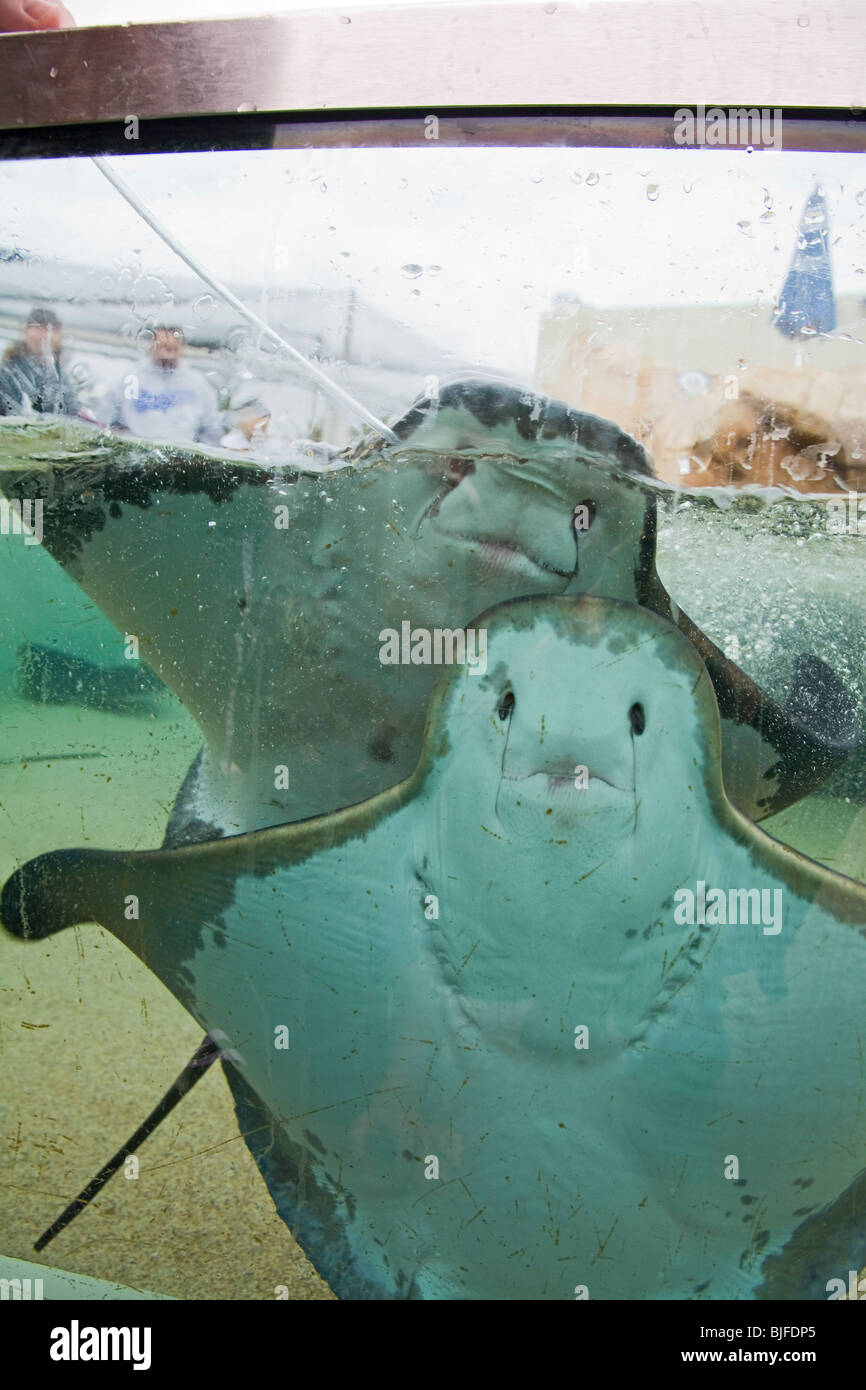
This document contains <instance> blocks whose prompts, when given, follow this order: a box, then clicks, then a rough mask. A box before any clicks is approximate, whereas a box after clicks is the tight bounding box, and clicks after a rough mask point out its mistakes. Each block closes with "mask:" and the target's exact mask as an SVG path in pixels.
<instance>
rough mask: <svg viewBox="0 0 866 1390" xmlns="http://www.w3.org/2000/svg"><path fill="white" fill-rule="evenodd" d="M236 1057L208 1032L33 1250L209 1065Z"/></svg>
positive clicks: (109, 1175) (62, 1224) (99, 1187)
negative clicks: (133, 1128)
mask: <svg viewBox="0 0 866 1390" xmlns="http://www.w3.org/2000/svg"><path fill="white" fill-rule="evenodd" d="M225 1056H230V1057H232V1056H234V1053H226V1052H225V1051H224V1049H223V1048H221V1047H220V1045H219V1042H218V1041H217V1040H216V1038H215V1037H212V1036H211V1034H210V1033H208V1034H206V1035H205V1038H204V1041H203V1042H202V1043H201V1044H200V1045H199V1046H198V1047H197V1048H196V1051H195V1052H194V1054H193V1056H192V1057H191V1058H190V1060H189V1061H188V1062H187V1064H186V1066H185V1067H184V1069H183V1071H182V1072H181V1073H180V1075H179V1076H178V1077H177V1078H176V1079H175V1080H174V1081H173V1082H172V1084H171V1085H170V1086H169V1088H168V1090H167V1091H166V1093H165V1095H164V1096H163V1097H162V1099H161V1100H160V1102H159V1104H158V1105H156V1106H155V1107H154V1109H153V1110H151V1112H150V1114H149V1115H148V1117H147V1119H146V1120H145V1121H144V1124H142V1125H139V1127H138V1129H137V1130H136V1131H135V1133H134V1134H132V1135H130V1137H129V1139H127V1141H126V1143H125V1144H124V1145H123V1146H122V1148H120V1149H118V1151H117V1153H116V1154H115V1155H114V1156H113V1157H112V1158H110V1159H109V1160H108V1162H107V1163H106V1164H105V1166H104V1167H102V1168H100V1170H99V1172H98V1173H97V1174H96V1176H95V1177H94V1178H91V1180H90V1182H89V1183H88V1184H87V1186H86V1187H84V1188H82V1190H81V1191H80V1192H79V1194H78V1196H77V1197H74V1198H73V1200H72V1201H71V1202H70V1203H69V1206H68V1207H66V1208H65V1210H64V1211H62V1212H61V1213H60V1215H59V1216H58V1218H57V1220H56V1221H54V1222H52V1224H51V1225H50V1226H49V1227H48V1230H47V1231H44V1232H43V1233H42V1235H41V1236H40V1237H39V1239H38V1240H37V1241H36V1242H35V1243H34V1245H33V1249H34V1250H36V1251H39V1250H44V1249H45V1247H46V1245H48V1243H49V1241H52V1240H53V1239H54V1237H55V1236H58V1235H59V1234H60V1232H61V1231H63V1230H65V1228H66V1227H67V1226H68V1225H69V1224H70V1222H72V1221H74V1220H75V1218H76V1216H78V1214H79V1212H82V1211H83V1210H84V1208H85V1207H86V1206H87V1205H88V1203H90V1202H92V1201H93V1199H94V1197H96V1196H97V1195H98V1194H99V1193H100V1192H101V1191H102V1189H103V1187H104V1186H105V1184H106V1183H107V1182H108V1180H109V1178H112V1177H113V1176H114V1174H115V1173H116V1172H117V1170H118V1168H122V1167H123V1166H124V1164H125V1163H126V1160H127V1159H128V1158H129V1157H130V1155H131V1154H134V1153H135V1151H136V1149H139V1148H141V1146H142V1144H143V1143H144V1141H145V1139H148V1138H149V1137H150V1135H151V1134H153V1132H154V1130H155V1129H157V1128H158V1126H159V1125H160V1124H162V1121H163V1120H164V1119H165V1117H166V1116H167V1115H169V1114H170V1113H171V1111H172V1110H173V1109H174V1107H175V1106H176V1105H178V1104H179V1103H180V1101H182V1100H183V1098H184V1096H185V1095H187V1094H188V1093H189V1092H190V1091H191V1090H192V1088H193V1086H194V1085H195V1083H196V1082H197V1081H199V1080H200V1079H201V1077H203V1076H204V1074H205V1072H206V1071H207V1069H208V1067H209V1066H211V1064H212V1063H213V1062H215V1061H216V1060H217V1058H219V1057H225Z"/></svg>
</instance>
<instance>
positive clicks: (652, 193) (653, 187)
mask: <svg viewBox="0 0 866 1390" xmlns="http://www.w3.org/2000/svg"><path fill="white" fill-rule="evenodd" d="M646 195H647V197H648V198H649V200H650V202H651V203H655V202H657V201H658V196H659V186H658V184H657V183H650V184H648V185H647V191H646Z"/></svg>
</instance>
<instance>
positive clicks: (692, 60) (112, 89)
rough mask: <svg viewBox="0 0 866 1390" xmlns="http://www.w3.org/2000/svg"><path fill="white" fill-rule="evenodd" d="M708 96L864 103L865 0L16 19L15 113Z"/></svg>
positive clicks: (5, 41)
mask: <svg viewBox="0 0 866 1390" xmlns="http://www.w3.org/2000/svg"><path fill="white" fill-rule="evenodd" d="M264 2H265V0H263V3H264ZM804 21H806V22H805V23H804ZM701 102H703V103H706V104H707V105H712V104H720V105H725V106H730V105H749V106H770V107H784V108H788V109H789V110H790V109H791V108H810V109H812V110H814V109H815V108H819V109H821V108H823V109H828V108H833V109H834V110H836V111H840V112H842V111H844V110H846V109H847V110H848V111H849V112H851V113H852V114H860V112H862V110H863V109H864V108H866V6H864V4H863V0H809V4H808V8H807V5H806V3H805V0H761V3H760V4H759V5H755V4H754V3H753V0H608V2H607V3H596V4H588V3H575V4H559V3H556V4H554V3H550V4H544V5H542V4H534V5H514V6H512V5H508V6H498V5H484V6H480V5H479V6H465V7H461V8H459V9H458V8H454V7H451V6H445V5H441V6H440V5H430V6H426V5H425V6H402V7H401V6H393V7H391V8H387V9H359V10H354V11H352V10H351V9H349V10H342V11H341V10H328V11H316V12H307V13H297V14H290V15H284V16H281V17H262V18H254V19H244V20H235V19H232V20H208V21H203V22H195V23H183V24H142V25H131V26H123V27H112V28H99V29H68V30H59V31H52V32H46V33H39V34H13V35H4V36H2V37H0V129H6V130H25V129H34V128H45V127H54V126H69V125H78V124H83V123H95V122H122V121H123V120H124V118H125V117H127V116H129V115H136V116H138V118H139V120H141V121H146V120H154V119H159V118H178V117H184V116H203V115H216V114H223V115H227V114H230V113H235V112H238V111H258V112H263V113H267V112H274V113H276V112H284V113H289V112H316V111H322V112H324V111H332V112H349V111H381V112H383V113H384V112H388V111H393V110H401V109H402V110H404V111H405V110H407V109H408V110H417V111H429V112H431V113H438V112H441V111H447V110H448V109H449V108H450V109H454V108H464V109H475V110H477V109H479V108H491V107H500V108H501V107H509V108H511V109H512V111H513V109H514V108H515V107H536V108H544V109H550V108H551V107H570V108H571V109H572V110H573V109H575V108H587V107H598V106H604V107H616V106H619V107H632V108H634V107H646V106H653V107H661V108H666V107H667V108H673V107H677V106H681V105H696V104H698V103H701ZM134 148H135V147H134V146H133V147H132V149H134Z"/></svg>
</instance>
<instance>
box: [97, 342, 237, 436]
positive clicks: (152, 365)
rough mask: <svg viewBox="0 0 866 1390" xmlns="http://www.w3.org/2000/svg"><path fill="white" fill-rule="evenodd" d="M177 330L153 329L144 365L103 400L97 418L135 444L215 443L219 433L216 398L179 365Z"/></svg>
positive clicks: (221, 425)
mask: <svg viewBox="0 0 866 1390" xmlns="http://www.w3.org/2000/svg"><path fill="white" fill-rule="evenodd" d="M184 346H185V342H184V336H183V330H182V329H181V328H177V327H175V326H173V325H170V324H159V325H157V327H156V328H154V330H153V342H152V343H151V345H150V349H149V353H148V355H149V357H150V361H149V362H146V363H144V364H142V366H141V367H139V368H138V370H137V371H132V372H128V373H127V374H126V375H125V376H124V377H123V378H122V379H121V381H119V382H118V384H117V385H116V386H115V387H114V388H113V390H111V391H110V392H109V393H108V395H107V396H106V397H104V398H103V401H102V404H101V406H100V407H99V408H98V409H97V415H98V416H99V418H100V419H101V420H102V421H103V422H104V423H105V424H106V425H108V426H109V427H110V428H112V429H120V430H126V431H128V432H129V433H130V434H134V435H136V436H137V437H138V438H139V439H170V440H173V441H176V442H179V441H189V442H196V441H198V440H201V441H203V442H204V443H206V444H219V442H220V439H221V438H222V435H223V433H224V430H225V425H224V423H223V418H222V416H221V414H220V411H219V408H218V406H217V398H216V393H215V392H214V390H213V388H212V387H211V386H210V385H209V384H208V382H207V381H205V379H204V377H203V376H202V375H201V373H200V372H195V371H193V369H192V368H191V367H187V366H185V365H184V363H183V362H182V360H181V359H182V357H183V350H184Z"/></svg>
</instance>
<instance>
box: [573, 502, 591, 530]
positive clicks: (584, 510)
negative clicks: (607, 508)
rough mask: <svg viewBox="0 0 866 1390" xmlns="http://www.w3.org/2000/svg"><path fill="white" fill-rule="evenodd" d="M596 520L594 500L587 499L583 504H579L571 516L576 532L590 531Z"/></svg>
mask: <svg viewBox="0 0 866 1390" xmlns="http://www.w3.org/2000/svg"><path fill="white" fill-rule="evenodd" d="M594 520H595V503H594V502H593V500H592V498H590V497H586V498H584V500H583V501H582V502H578V504H577V506H576V507H575V509H574V511H573V512H572V516H571V524H572V526H573V528H574V530H575V531H577V532H580V531H588V530H589V528H590V526H591V525H592V523H593V521H594Z"/></svg>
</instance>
